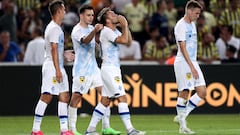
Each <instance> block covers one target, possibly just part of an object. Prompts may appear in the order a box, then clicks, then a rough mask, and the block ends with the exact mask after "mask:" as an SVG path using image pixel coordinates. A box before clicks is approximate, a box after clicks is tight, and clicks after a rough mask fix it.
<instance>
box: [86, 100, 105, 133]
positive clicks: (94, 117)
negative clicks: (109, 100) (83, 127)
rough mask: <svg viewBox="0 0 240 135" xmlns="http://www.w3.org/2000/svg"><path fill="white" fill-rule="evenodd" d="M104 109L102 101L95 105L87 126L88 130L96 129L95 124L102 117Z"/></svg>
mask: <svg viewBox="0 0 240 135" xmlns="http://www.w3.org/2000/svg"><path fill="white" fill-rule="evenodd" d="M105 111H106V107H105V106H104V105H103V104H102V103H98V105H97V106H96V107H95V109H94V111H93V114H92V118H91V121H90V123H89V126H88V128H87V131H88V132H93V131H96V126H97V124H98V122H99V121H100V120H101V119H102V118H103V115H104V113H105Z"/></svg>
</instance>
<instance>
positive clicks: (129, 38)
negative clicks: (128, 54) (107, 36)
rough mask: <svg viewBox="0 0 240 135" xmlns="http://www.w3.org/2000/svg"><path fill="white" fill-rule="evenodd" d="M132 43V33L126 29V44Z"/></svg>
mask: <svg viewBox="0 0 240 135" xmlns="http://www.w3.org/2000/svg"><path fill="white" fill-rule="evenodd" d="M131 44H132V33H131V31H130V30H129V29H128V44H127V45H131Z"/></svg>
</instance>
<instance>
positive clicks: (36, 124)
mask: <svg viewBox="0 0 240 135" xmlns="http://www.w3.org/2000/svg"><path fill="white" fill-rule="evenodd" d="M46 108H47V104H46V103H45V102H43V101H42V100H39V101H38V104H37V106H36V109H35V116H34V120H33V128H32V131H34V132H38V131H40V126H41V123H42V118H43V116H44V113H45V110H46Z"/></svg>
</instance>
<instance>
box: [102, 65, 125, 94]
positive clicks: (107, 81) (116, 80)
mask: <svg viewBox="0 0 240 135" xmlns="http://www.w3.org/2000/svg"><path fill="white" fill-rule="evenodd" d="M101 74H102V80H103V89H102V96H106V97H119V96H123V95H126V92H125V89H124V87H123V82H122V75H121V70H120V68H117V67H115V66H102V68H101Z"/></svg>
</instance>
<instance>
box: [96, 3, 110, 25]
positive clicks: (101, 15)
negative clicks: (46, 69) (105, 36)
mask: <svg viewBox="0 0 240 135" xmlns="http://www.w3.org/2000/svg"><path fill="white" fill-rule="evenodd" d="M108 11H111V8H109V7H105V8H103V9H102V10H101V11H100V12H99V14H98V16H97V20H98V21H99V23H101V24H103V25H105V24H106V19H107V15H106V13H107V12H108Z"/></svg>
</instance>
